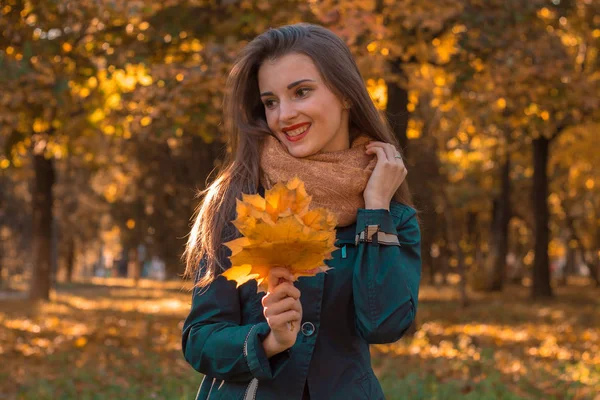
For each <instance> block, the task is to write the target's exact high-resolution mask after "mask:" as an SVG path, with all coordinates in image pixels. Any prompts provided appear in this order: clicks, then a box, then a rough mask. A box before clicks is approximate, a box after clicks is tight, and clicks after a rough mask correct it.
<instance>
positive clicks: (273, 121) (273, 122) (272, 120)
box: [265, 110, 277, 130]
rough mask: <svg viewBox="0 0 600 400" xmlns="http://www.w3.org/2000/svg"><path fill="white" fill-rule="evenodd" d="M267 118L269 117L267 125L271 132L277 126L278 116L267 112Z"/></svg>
mask: <svg viewBox="0 0 600 400" xmlns="http://www.w3.org/2000/svg"><path fill="white" fill-rule="evenodd" d="M265 116H266V117H267V125H269V128H270V129H271V130H274V129H275V128H276V126H277V115H275V112H273V111H269V110H265Z"/></svg>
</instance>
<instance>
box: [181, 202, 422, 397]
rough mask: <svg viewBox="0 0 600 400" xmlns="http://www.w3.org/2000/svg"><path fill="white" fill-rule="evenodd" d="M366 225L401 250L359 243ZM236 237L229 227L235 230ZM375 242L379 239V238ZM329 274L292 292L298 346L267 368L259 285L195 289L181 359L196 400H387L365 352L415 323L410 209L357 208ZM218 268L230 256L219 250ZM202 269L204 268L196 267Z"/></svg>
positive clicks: (414, 239)
mask: <svg viewBox="0 0 600 400" xmlns="http://www.w3.org/2000/svg"><path fill="white" fill-rule="evenodd" d="M368 225H378V226H379V229H380V231H383V232H386V233H389V234H394V235H397V236H398V239H399V243H400V246H398V245H387V244H383V243H379V242H378V241H376V240H375V241H371V242H362V241H359V242H358V243H356V235H357V234H360V233H361V232H363V231H365V229H366V227H367V226H368ZM234 229H235V228H234ZM375 236H377V235H375ZM336 246H338V247H340V248H339V249H338V250H336V251H334V252H333V257H334V258H333V259H331V260H327V261H326V263H327V265H328V266H330V267H332V268H333V269H331V270H329V271H327V272H326V273H320V274H318V275H316V276H314V277H301V278H299V280H298V281H297V282H296V283H295V285H296V287H297V288H298V289H300V292H301V294H302V296H301V297H300V301H301V303H302V309H303V319H302V325H301V331H300V333H299V334H298V339H297V340H296V344H295V345H294V346H293V347H292V348H291V349H289V350H287V351H285V352H283V353H279V354H277V355H275V356H273V357H271V358H270V359H268V358H267V357H266V355H265V352H264V350H263V347H262V340H263V339H264V338H265V337H266V335H267V334H268V333H269V331H270V328H269V326H268V324H267V322H266V321H265V318H264V316H263V314H262V305H261V298H262V296H264V293H258V294H257V293H256V282H255V281H250V282H248V283H246V284H244V285H242V286H240V288H239V289H236V284H235V282H233V281H228V280H226V279H225V278H223V277H221V276H220V277H218V278H217V279H216V280H215V281H214V282H213V283H212V284H211V285H210V286H209V287H208V288H205V289H203V290H198V289H196V290H194V293H193V298H192V308H191V311H190V314H189V316H188V317H187V319H186V320H185V323H184V326H183V343H182V345H183V353H184V356H185V359H186V360H187V361H188V362H189V363H190V365H191V366H192V367H193V368H194V369H195V370H197V371H199V372H201V373H202V374H204V375H205V378H204V379H203V381H202V384H201V385H200V390H199V391H198V396H197V399H210V400H213V399H244V400H245V399H256V400H270V399H291V400H300V399H301V398H302V393H303V389H304V386H305V382H306V383H308V388H309V392H310V398H311V399H312V400H321V399H322V400H331V399H333V400H335V399H343V400H353V399H365V400H366V399H369V400H378V399H383V398H384V395H383V392H382V390H381V386H380V385H379V382H378V380H377V378H376V377H375V375H374V374H373V370H372V369H371V358H370V353H369V344H372V343H390V342H394V341H396V340H398V339H399V338H400V337H402V335H403V334H404V332H405V331H406V330H407V329H408V327H409V326H410V325H411V323H412V322H413V320H414V317H415V313H416V311H417V299H418V292H419V281H420V278H421V256H420V254H421V252H420V231H419V225H418V223H417V219H416V216H415V210H414V209H412V208H411V207H408V206H405V205H403V204H400V203H397V202H395V201H392V204H391V206H390V211H387V210H384V209H381V210H366V209H359V210H358V214H357V221H356V223H355V224H353V225H350V226H347V227H341V228H338V229H337V241H336ZM223 249H224V251H223V253H222V257H223V258H222V261H223V263H224V265H225V266H227V267H229V266H230V265H231V264H230V263H229V260H228V259H227V258H226V257H227V256H229V255H230V254H231V253H230V250H229V249H227V248H226V247H225V246H223ZM201 265H202V263H201Z"/></svg>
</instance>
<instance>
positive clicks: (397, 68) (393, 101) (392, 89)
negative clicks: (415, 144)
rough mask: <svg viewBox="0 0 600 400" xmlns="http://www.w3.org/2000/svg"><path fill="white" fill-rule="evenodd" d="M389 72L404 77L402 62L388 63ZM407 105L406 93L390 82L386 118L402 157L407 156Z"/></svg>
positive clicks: (398, 60)
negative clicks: (396, 139)
mask: <svg viewBox="0 0 600 400" xmlns="http://www.w3.org/2000/svg"><path fill="white" fill-rule="evenodd" d="M390 67H391V72H392V73H393V74H395V75H396V76H405V74H404V71H403V70H402V60H400V59H396V60H394V61H392V62H391V63H390ZM407 105H408V91H407V90H406V89H405V88H403V87H401V86H400V85H399V84H398V83H396V82H390V84H389V85H388V100H387V107H386V116H387V119H388V121H389V122H390V126H391V127H392V130H393V131H394V134H395V135H396V137H397V138H398V141H399V142H400V147H401V148H402V152H403V156H404V158H405V159H406V158H407V156H408V137H407V136H406V128H407V127H408V119H409V114H408V110H407V109H406V106H407Z"/></svg>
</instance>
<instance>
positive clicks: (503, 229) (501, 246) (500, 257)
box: [489, 151, 511, 291]
mask: <svg viewBox="0 0 600 400" xmlns="http://www.w3.org/2000/svg"><path fill="white" fill-rule="evenodd" d="M501 182H502V192H501V194H500V197H499V199H498V200H497V202H496V204H495V207H494V210H495V211H496V213H495V214H494V232H493V233H492V238H493V240H492V251H491V252H490V254H491V255H492V257H494V258H493V270H492V276H491V280H490V285H489V290H490V291H501V290H502V289H503V287H504V281H505V280H506V256H507V254H508V226H509V224H510V216H511V215H510V213H511V210H510V158H509V155H508V151H507V154H506V160H505V161H504V164H503V165H502V177H501Z"/></svg>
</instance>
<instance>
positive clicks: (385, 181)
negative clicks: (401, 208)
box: [363, 142, 408, 210]
mask: <svg viewBox="0 0 600 400" xmlns="http://www.w3.org/2000/svg"><path fill="white" fill-rule="evenodd" d="M366 148H367V150H366V153H367V154H376V155H377V164H376V165H375V169H374V170H373V172H372V173H371V177H370V178H369V181H368V182H367V187H366V188H365V191H364V193H363V197H364V199H365V208H368V209H381V208H383V209H386V210H389V208H390V201H391V200H392V198H393V197H394V193H396V190H398V188H399V187H400V185H401V184H402V182H404V179H406V175H407V174H408V171H407V170H406V167H405V166H404V161H403V160H402V158H396V156H400V153H399V152H398V150H396V148H395V147H394V145H392V144H389V143H384V142H370V143H368V144H367V146H366Z"/></svg>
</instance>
